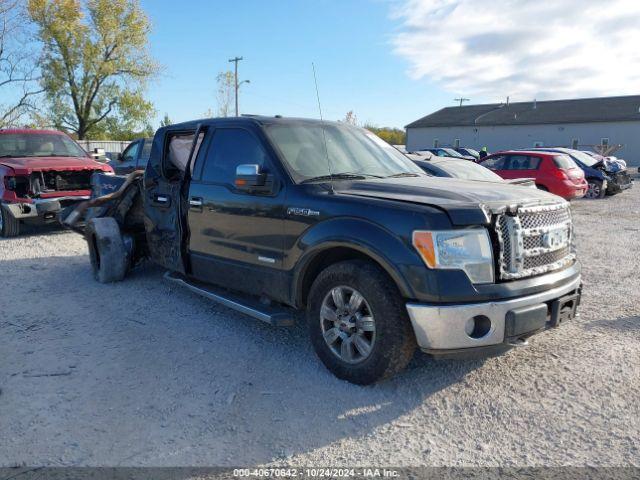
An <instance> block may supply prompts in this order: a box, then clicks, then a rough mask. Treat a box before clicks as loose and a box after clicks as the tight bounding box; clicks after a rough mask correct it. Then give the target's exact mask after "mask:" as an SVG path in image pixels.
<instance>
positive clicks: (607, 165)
mask: <svg viewBox="0 0 640 480" xmlns="http://www.w3.org/2000/svg"><path fill="white" fill-rule="evenodd" d="M457 150H463V151H465V152H470V151H471V150H473V149H466V148H458V149H457ZM414 154H417V155H422V156H425V155H429V159H432V158H433V157H432V156H433V155H435V156H438V157H439V158H445V159H448V160H449V161H455V160H460V159H471V155H469V156H466V157H465V156H463V155H461V154H460V153H458V151H456V150H454V149H452V148H448V147H439V148H429V149H425V150H420V151H418V152H414ZM429 159H426V158H422V159H421V158H419V157H418V158H417V160H419V161H422V163H423V168H424V166H425V165H424V162H425V161H428V160H429ZM474 161H476V162H477V163H478V164H479V165H481V166H483V167H486V168H488V169H489V170H492V171H493V172H495V173H496V174H497V175H498V176H500V177H501V178H503V179H507V180H513V179H518V178H520V179H532V180H533V181H534V182H535V184H536V186H537V187H538V188H539V189H541V190H546V191H549V192H551V193H554V194H556V195H559V196H561V197H563V198H565V199H567V200H571V199H575V198H581V197H586V198H592V199H595V198H603V197H604V196H605V195H615V194H617V193H620V192H622V191H623V190H626V189H628V188H631V186H632V185H633V181H632V178H631V176H630V175H629V173H628V171H627V168H626V163H625V162H624V161H623V160H620V159H616V158H615V157H602V156H600V155H598V154H596V153H594V152H585V151H580V150H573V149H569V148H562V147H555V148H551V147H536V148H532V149H526V150H524V149H514V150H505V151H500V152H495V153H493V154H491V155H487V156H485V157H484V158H478V159H477V160H474ZM431 162H433V160H431ZM435 163H439V164H440V165H438V166H437V167H436V168H434V169H432V170H437V169H440V170H441V169H442V162H434V164H435ZM436 175H437V173H436Z"/></svg>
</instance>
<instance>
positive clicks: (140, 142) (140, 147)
mask: <svg viewBox="0 0 640 480" xmlns="http://www.w3.org/2000/svg"><path fill="white" fill-rule="evenodd" d="M152 143H153V138H136V139H135V140H134V141H132V142H131V143H130V144H129V145H127V148H125V149H124V151H123V152H122V153H119V154H118V155H117V157H116V159H115V161H114V162H112V163H111V166H112V167H113V170H114V172H115V173H116V175H127V174H129V173H131V172H133V171H135V170H144V169H145V167H146V166H147V162H148V161H149V155H151V144H152Z"/></svg>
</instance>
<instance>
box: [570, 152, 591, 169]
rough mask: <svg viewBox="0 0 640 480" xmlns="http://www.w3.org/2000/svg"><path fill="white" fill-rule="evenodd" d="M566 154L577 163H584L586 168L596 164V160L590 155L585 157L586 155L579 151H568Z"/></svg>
mask: <svg viewBox="0 0 640 480" xmlns="http://www.w3.org/2000/svg"><path fill="white" fill-rule="evenodd" d="M568 154H569V155H570V156H572V157H573V158H575V159H577V160H578V161H580V162H582V163H584V164H585V165H586V166H587V167H593V166H594V165H595V164H596V163H598V160H596V159H595V158H593V157H592V156H591V155H587V154H586V153H584V152H581V151H579V150H569V151H568Z"/></svg>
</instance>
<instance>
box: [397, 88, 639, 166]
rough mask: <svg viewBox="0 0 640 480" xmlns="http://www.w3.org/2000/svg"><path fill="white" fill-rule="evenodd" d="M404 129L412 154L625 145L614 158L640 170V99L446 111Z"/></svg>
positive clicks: (474, 106)
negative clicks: (443, 149) (440, 149)
mask: <svg viewBox="0 0 640 480" xmlns="http://www.w3.org/2000/svg"><path fill="white" fill-rule="evenodd" d="M405 128H406V129H407V141H406V143H407V150H409V151H416V150H420V149H424V148H432V147H434V146H461V147H472V148H475V149H477V150H479V149H480V148H482V147H487V149H488V150H489V151H490V152H492V151H496V150H504V149H510V148H531V147H535V146H545V147H552V146H553V147H556V146H562V147H569V148H578V149H580V150H594V149H596V148H598V147H601V146H603V145H604V146H607V145H608V146H611V147H613V146H615V145H621V147H620V149H619V150H617V151H615V152H614V153H612V155H615V156H617V157H619V158H623V159H625V160H627V162H628V164H629V165H635V166H638V165H640V95H633V96H624V97H604V98H582V99H575V100H552V101H542V102H536V101H533V102H518V103H509V104H499V103H494V104H486V105H468V106H462V107H447V108H443V109H442V110H438V111H437V112H435V113H432V114H431V115H427V116H426V117H423V118H421V119H419V120H416V121H415V122H412V123H410V124H409V125H407V126H406V127H405Z"/></svg>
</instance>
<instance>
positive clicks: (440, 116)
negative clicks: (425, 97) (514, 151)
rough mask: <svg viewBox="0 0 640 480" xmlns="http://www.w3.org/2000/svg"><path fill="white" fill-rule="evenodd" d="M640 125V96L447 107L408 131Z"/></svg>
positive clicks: (411, 126) (420, 121)
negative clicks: (617, 123)
mask: <svg viewBox="0 0 640 480" xmlns="http://www.w3.org/2000/svg"><path fill="white" fill-rule="evenodd" d="M634 120H635V121H640V95H629V96H624V97H600V98H578V99H573V100H548V101H541V102H536V101H533V102H515V103H509V104H504V103H489V104H485V105H465V106H462V107H446V108H443V109H441V110H438V111H437V112H434V113H432V114H430V115H427V116H426V117H422V118H421V119H419V120H416V121H415V122H412V123H410V124H409V125H407V126H406V127H405V128H420V127H460V126H474V125H478V126H494V125H540V124H549V123H592V122H626V121H634Z"/></svg>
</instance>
